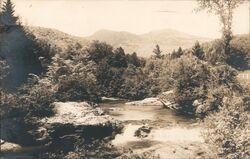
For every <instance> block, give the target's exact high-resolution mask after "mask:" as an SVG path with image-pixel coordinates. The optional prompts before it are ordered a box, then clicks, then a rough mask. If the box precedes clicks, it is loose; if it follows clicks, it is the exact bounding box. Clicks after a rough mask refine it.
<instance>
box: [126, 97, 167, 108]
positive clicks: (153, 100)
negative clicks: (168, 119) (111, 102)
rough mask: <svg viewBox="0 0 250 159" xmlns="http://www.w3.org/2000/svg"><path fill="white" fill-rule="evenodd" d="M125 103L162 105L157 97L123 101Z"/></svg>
mask: <svg viewBox="0 0 250 159" xmlns="http://www.w3.org/2000/svg"><path fill="white" fill-rule="evenodd" d="M125 104H126V105H144V106H147V105H157V106H162V105H163V104H162V102H161V101H159V98H145V99H143V100H139V101H133V102H127V103H125Z"/></svg>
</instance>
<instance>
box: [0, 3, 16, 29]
mask: <svg viewBox="0 0 250 159" xmlns="http://www.w3.org/2000/svg"><path fill="white" fill-rule="evenodd" d="M0 7H2V6H0ZM14 14H15V10H14V4H13V3H12V2H11V0H6V1H5V2H4V4H3V7H2V8H1V12H0V26H4V27H11V26H15V25H18V23H19V22H18V20H19V18H18V17H16V16H15V15H14Z"/></svg>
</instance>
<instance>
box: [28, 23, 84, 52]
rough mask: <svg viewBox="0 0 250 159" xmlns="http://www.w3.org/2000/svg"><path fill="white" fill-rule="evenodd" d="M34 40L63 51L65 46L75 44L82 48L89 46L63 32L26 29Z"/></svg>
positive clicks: (46, 29)
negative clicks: (44, 42)
mask: <svg viewBox="0 0 250 159" xmlns="http://www.w3.org/2000/svg"><path fill="white" fill-rule="evenodd" d="M26 28H27V29H28V30H29V31H31V32H32V34H33V35H34V36H35V38H36V39H38V40H42V41H46V42H48V43H49V44H50V45H51V46H55V47H57V48H61V49H65V48H67V46H69V45H71V44H75V43H80V44H82V46H86V45H88V44H89V41H88V40H86V39H84V38H81V37H77V36H73V35H70V34H67V33H64V32H61V31H59V30H56V29H50V28H43V27H26Z"/></svg>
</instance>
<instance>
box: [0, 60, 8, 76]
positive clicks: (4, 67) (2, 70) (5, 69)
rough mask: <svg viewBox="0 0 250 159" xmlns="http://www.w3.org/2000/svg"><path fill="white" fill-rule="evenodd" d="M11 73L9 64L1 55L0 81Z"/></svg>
mask: <svg viewBox="0 0 250 159" xmlns="http://www.w3.org/2000/svg"><path fill="white" fill-rule="evenodd" d="M8 73H9V66H8V64H7V62H6V60H5V59H4V58H2V57H0V81H1V80H3V79H4V78H5V77H6V76H7V75H8Z"/></svg>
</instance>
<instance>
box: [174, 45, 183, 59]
mask: <svg viewBox="0 0 250 159" xmlns="http://www.w3.org/2000/svg"><path fill="white" fill-rule="evenodd" d="M183 54H184V52H183V51H182V48H181V47H179V48H178V50H177V51H175V50H173V52H172V54H171V58H172V59H176V58H180V57H181V56H182V55H183Z"/></svg>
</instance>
